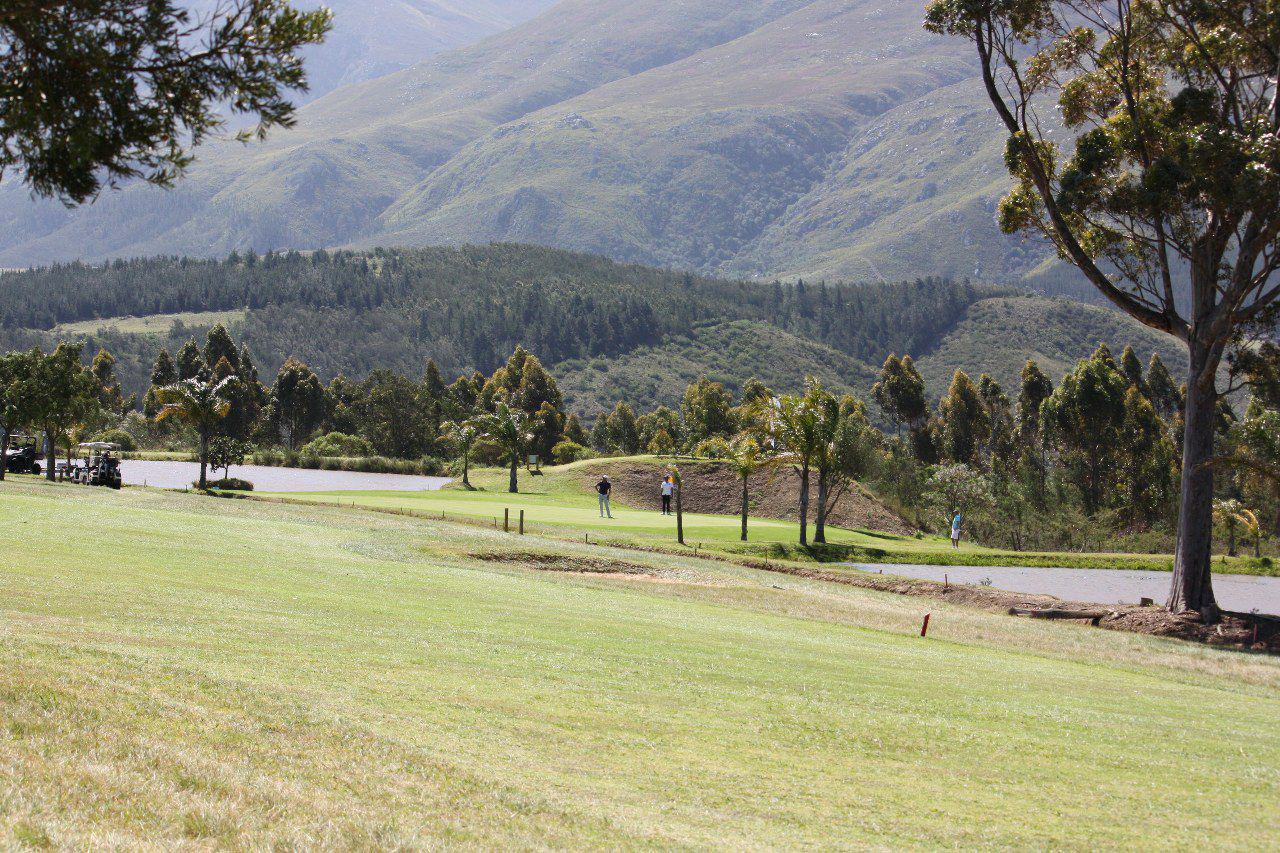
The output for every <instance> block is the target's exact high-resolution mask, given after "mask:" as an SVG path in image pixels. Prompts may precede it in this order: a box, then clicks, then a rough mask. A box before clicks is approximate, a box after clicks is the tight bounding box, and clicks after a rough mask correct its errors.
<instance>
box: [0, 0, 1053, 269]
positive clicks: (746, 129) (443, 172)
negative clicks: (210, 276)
mask: <svg viewBox="0 0 1280 853" xmlns="http://www.w3.org/2000/svg"><path fill="white" fill-rule="evenodd" d="M923 7H924V0H903V2H894V3H883V2H880V0H758V2H753V3H741V2H739V0H700V2H696V3H694V2H670V0H561V2H559V3H557V4H555V5H553V6H551V7H550V8H547V9H545V10H543V11H542V12H541V14H538V15H536V16H535V17H533V18H532V19H530V20H527V21H526V22H524V23H523V24H520V25H519V26H516V27H514V28H513V29H510V30H506V31H504V32H501V33H498V34H496V35H493V36H491V37H489V38H487V39H485V40H483V41H481V42H479V43H477V44H473V45H470V46H468V47H463V48H460V49H458V50H453V51H449V52H446V53H442V54H438V55H436V56H434V57H431V58H429V59H427V60H426V61H424V62H422V63H419V64H418V65H415V66H413V67H411V68H407V69H405V70H403V71H400V72H397V73H393V74H389V75H385V76H381V77H378V78H377V79H373V80H369V81H365V82H361V83H357V84H354V85H349V86H345V87H342V88H340V89H338V90H336V91H334V92H332V93H330V94H328V95H327V96H325V97H323V98H320V99H319V100H318V101H316V102H315V103H312V104H310V105H308V106H307V107H306V108H304V109H303V110H302V111H301V115H300V123H299V126H298V127H297V128H296V129H294V130H292V131H290V132H287V133H278V134H276V135H275V136H274V137H273V138H272V139H271V140H270V141H268V142H267V143H266V144H263V145H255V146H249V147H245V146H240V145H230V144H229V145H218V146H211V147H210V148H208V149H205V150H203V151H202V152H201V160H200V162H199V164H198V166H197V167H196V168H195V169H194V170H193V172H192V174H191V175H190V176H189V178H188V179H187V180H186V181H185V182H184V183H183V184H182V185H181V186H180V187H179V188H178V189H177V190H175V191H173V192H169V193H164V192H161V191H157V190H154V189H152V188H148V187H141V186H137V187H130V188H127V189H126V190H124V191H123V192H120V193H116V194H113V195H109V196H104V197H103V198H101V199H100V200H99V201H98V202H97V203H96V204H94V205H92V206H90V207H88V208H85V209H82V210H77V211H67V210H64V209H62V208H61V207H59V206H57V205H52V204H41V205H32V204H31V203H30V202H28V201H27V200H26V198H25V196H26V194H25V191H24V190H22V188H21V187H18V186H15V185H13V184H12V183H11V182H10V183H8V184H5V185H0V266H23V265H28V264H31V263H33V262H46V261H51V260H68V259H71V258H73V257H83V258H90V259H92V258H104V257H116V256H126V257H127V256H139V255H147V254H157V253H182V254H191V255H200V256H216V255H222V254H225V253H227V252H230V251H232V250H239V251H244V250H246V249H250V248H253V249H257V250H259V251H264V250H269V249H278V248H300V249H308V248H318V247H334V246H351V247H372V246H377V245H395V246H428V245H437V244H461V243H475V242H484V241H486V240H495V241H514V242H525V243H537V244H542V245H547V246H555V247H561V248H568V249H572V250H578V251H588V252H593V253H598V254H603V255H606V256H608V257H611V258H614V259H617V260H622V261H628V262H636V263H644V264H648V265H655V266H670V267H673V268H682V269H692V270H695V271H698V272H700V273H703V274H707V275H718V276H733V277H737V276H748V277H772V276H777V275H784V276H787V277H801V276H803V277H807V278H822V277H825V278H829V279H859V280H862V279H868V278H871V279H875V278H883V279H886V280H895V279H901V278H906V277H914V276H917V275H930V274H938V275H947V276H953V277H962V276H969V277H973V278H976V279H979V280H985V281H1007V280H1012V279H1017V278H1020V277H1021V276H1023V275H1025V274H1027V273H1029V272H1031V271H1033V270H1035V269H1036V268H1037V267H1038V266H1039V265H1040V264H1041V263H1042V261H1043V260H1044V258H1045V257H1046V252H1045V250H1044V249H1043V247H1041V246H1038V245H1035V244H1024V243H1022V242H1020V241H1013V240H1010V239H1008V238H1005V237H1003V236H1001V235H1000V234H999V233H998V231H997V229H996V227H995V225H994V223H993V211H994V204H995V201H996V199H997V198H998V197H999V195H1000V194H1001V192H1002V191H1003V187H1004V186H1005V184H1006V182H1007V178H1006V177H1005V176H1004V173H1003V166H1002V165H1001V161H1000V151H1001V142H1000V134H999V133H998V131H997V129H996V128H995V125H994V123H993V122H992V121H991V119H990V117H989V116H988V112H989V110H988V108H987V107H985V106H984V104H983V102H982V98H981V95H980V89H979V83H978V81H977V80H976V78H975V73H976V69H975V63H974V61H973V59H972V57H971V56H970V52H969V48H968V46H967V45H965V44H964V43H962V42H960V41H957V40H947V39H940V38H937V37H934V36H932V35H929V34H927V33H925V32H924V31H923V29H922V28H921V20H922V17H923ZM524 11H526V12H527V11H530V10H529V9H527V8H526V9H524Z"/></svg>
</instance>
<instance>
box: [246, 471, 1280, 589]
mask: <svg viewBox="0 0 1280 853" xmlns="http://www.w3.org/2000/svg"><path fill="white" fill-rule="evenodd" d="M637 462H640V463H648V464H651V465H653V470H654V474H653V479H654V482H655V483H656V482H657V480H658V477H659V475H660V472H661V471H662V470H663V468H662V466H661V465H660V463H659V461H658V460H656V459H655V458H654V457H624V458H621V459H612V460H610V459H603V460H590V461H587V462H582V463H575V464H572V465H563V466H556V467H552V468H547V469H545V471H546V473H545V474H544V475H543V476H531V475H529V474H528V473H527V472H523V471H522V472H521V476H520V492H519V493H517V494H511V493H509V492H508V491H507V490H506V489H507V472H506V471H504V470H497V469H491V468H486V469H480V470H473V471H472V472H471V481H472V484H473V485H474V487H475V488H474V490H466V489H464V488H462V487H461V486H459V485H458V484H456V483H455V484H454V485H452V486H450V487H448V488H445V489H442V490H439V491H419V492H411V491H345V490H341V491H306V492H276V493H271V492H268V493H263V494H261V495H259V496H260V497H267V498H272V497H275V498H284V499H286V500H290V501H305V502H310V503H328V504H333V505H335V506H337V505H342V506H353V505H354V506H360V507H369V508H374V509H383V510H394V511H397V512H406V513H411V514H417V515H421V516H424V517H429V516H435V517H438V518H443V519H448V518H454V519H468V520H471V521H476V522H480V523H482V524H487V525H488V526H490V527H491V528H500V527H501V526H502V525H503V523H504V519H509V523H510V524H511V526H512V528H513V529H514V528H515V527H516V526H518V523H519V517H520V511H521V510H523V511H524V514H525V525H526V529H527V530H528V531H530V532H544V533H547V534H549V535H553V536H560V537H573V538H582V537H583V536H584V535H589V536H590V537H591V539H592V540H593V541H605V542H613V543H617V544H640V545H647V546H670V545H674V544H675V543H676V519H675V516H674V515H671V516H663V515H662V514H661V513H660V512H659V511H658V509H657V506H656V503H657V501H656V499H655V506H653V507H644V508H641V507H635V506H629V505H627V504H625V503H623V502H621V501H620V500H618V499H615V500H614V501H613V516H614V517H613V518H612V519H606V518H601V517H600V510H599V505H598V502H597V499H596V496H595V493H594V492H593V491H591V489H590V486H589V484H586V483H584V482H583V475H584V473H585V472H588V471H592V470H596V469H599V470H607V469H608V467H609V465H610V463H637ZM813 511H814V510H813V508H812V507H811V508H810V512H811V515H810V527H809V535H810V537H812V536H813V516H812V513H813ZM798 531H799V527H798V524H797V522H796V521H783V520H778V519H773V518H761V517H758V516H757V515H752V516H751V517H750V518H749V522H748V541H749V544H748V545H747V546H745V547H746V548H748V549H749V550H750V551H751V552H754V553H757V554H761V555H764V556H773V557H778V558H796V557H805V556H806V555H805V554H803V553H800V552H797V550H796V549H795V547H794V546H795V544H796V542H797V541H798ZM684 532H685V542H686V544H687V545H689V546H690V547H694V546H705V547H706V548H709V549H712V550H720V551H736V550H740V549H742V548H743V547H744V546H743V545H742V544H741V542H740V539H741V518H740V517H739V516H737V515H710V514H704V513H693V512H686V513H685V514H684ZM827 541H828V543H830V544H832V545H840V546H849V547H851V548H852V549H856V550H854V551H852V552H850V553H849V554H848V559H850V560H851V561H856V562H872V563H907V564H913V563H925V564H934V565H986V566H1068V567H1077V568H1095V569H1121V568H1124V569H1138V570H1149V571H1169V570H1170V569H1171V568H1172V565H1173V558H1172V556H1171V555H1164V554H1113V553H1079V552H1036V551H1008V550H1002V549H998V548H986V547H982V546H980V545H975V544H974V543H973V542H970V541H963V542H961V545H960V547H959V548H958V549H956V548H952V546H951V542H950V540H949V539H947V538H946V537H943V536H933V535H924V534H921V535H919V536H904V535H900V534H894V533H886V532H881V531H876V530H847V529H843V528H840V527H835V526H832V525H828V526H827ZM1214 570H1215V571H1217V572H1221V573H1226V574H1230V573H1241V574H1255V575H1272V576H1275V575H1280V566H1278V565H1276V563H1275V561H1273V560H1263V561H1257V560H1251V559H1248V558H1231V559H1229V560H1228V559H1222V560H1221V561H1216V562H1215V565H1214Z"/></svg>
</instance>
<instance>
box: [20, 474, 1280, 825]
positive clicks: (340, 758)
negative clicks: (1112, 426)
mask: <svg viewBox="0 0 1280 853" xmlns="http://www.w3.org/2000/svg"><path fill="white" fill-rule="evenodd" d="M0 538H2V539H3V541H4V542H5V543H6V547H5V549H4V551H3V554H2V556H0V633H2V636H3V643H4V648H5V651H6V653H5V654H4V655H0V712H2V715H3V720H4V725H3V726H2V727H0V804H2V805H0V845H7V844H13V845H16V844H22V843H28V844H30V843H43V842H44V841H45V840H47V841H48V842H49V843H52V844H55V845H59V846H65V847H86V846H97V847H104V846H105V847H118V846H128V845H136V844H141V843H145V844H149V845H158V846H173V845H176V844H180V843H198V844H213V845H218V846H228V847H270V846H291V847H310V846H317V845H325V846H340V847H353V846H354V847H378V848H382V847H395V846H397V845H409V846H440V845H457V844H470V845H476V846H486V847H499V846H501V847H511V846H559V847H565V846H578V847H580V846H614V847H616V846H624V847H625V846H650V845H658V846H721V847H732V848H742V847H778V846H791V847H797V846H877V847H916V846H923V847H942V846H946V847H971V846H1003V847H1048V846H1054V847H1086V846H1088V847H1099V846H1101V847H1117V846H1143V847H1156V846H1160V847H1163V846H1192V845H1200V844H1203V843H1204V842H1205V841H1206V840H1210V841H1211V843H1213V844H1214V846H1216V847H1224V848H1232V847H1239V848H1246V847H1247V848H1250V849H1262V848H1265V847H1268V846H1272V845H1274V844H1276V843H1278V842H1280V813H1278V812H1277V811H1276V809H1275V808H1274V805H1275V803H1276V802H1277V800H1278V799H1280V770H1278V769H1277V768H1280V728H1278V727H1277V726H1276V725H1275V720H1276V719H1277V716H1278V715H1280V687H1278V685H1280V666H1277V664H1276V663H1275V662H1274V661H1273V660H1272V659H1269V658H1264V657H1259V656H1247V655H1239V654H1233V653H1229V652H1223V651H1218V650H1213V649H1208V648H1204V647H1192V646H1186V645H1182V644H1179V643H1176V642H1174V641H1167V640H1159V639H1154V638H1149V637H1139V636H1134V635H1122V634H1116V633H1111V632H1102V631H1096V630H1093V629H1088V628H1081V627H1075V626H1062V625H1052V624H1039V623H1031V622H1027V621H1024V620H1013V619H1008V618H1005V617H1000V616H994V615H991V614H986V613H980V612H974V611H965V610H960V609H956V608H951V607H948V606H946V605H941V604H938V605H936V606H934V607H932V609H933V611H934V626H935V628H934V631H933V635H932V636H931V638H930V639H928V640H921V639H920V638H919V637H918V636H917V635H916V634H917V632H918V626H919V620H920V617H921V615H922V610H923V605H922V603H921V602H919V601H912V600H910V599H904V598H900V597H895V596H889V595H883V594H878V593H871V592H866V591H863V590H858V589H853V588H845V587H832V586H829V585H824V584H821V583H818V582H814V581H808V580H804V579H800V578H791V577H785V576H781V575H775V574H771V573H762V572H757V571H753V570H750V569H745V568H741V567H737V566H732V565H726V564H722V563H708V562H706V561H700V560H693V559H690V558H687V557H672V556H666V555H644V554H637V553H635V552H625V551H622V552H615V551H611V550H610V549H602V548H596V547H588V546H585V545H581V544H578V545H573V544H569V543H559V542H555V541H550V540H546V539H541V538H538V537H525V538H519V537H516V536H511V535H504V534H501V533H497V532H493V531H491V530H488V531H487V530H484V529H483V528H479V527H475V526H471V525H463V526H459V525H453V524H445V523H440V522H438V521H429V520H423V519H414V518H408V517H397V516H389V515H379V514H375V513H365V512H360V511H358V510H357V511H352V510H350V509H344V510H338V509H335V508H332V507H321V506H316V507H300V506H279V505H270V504H262V503H253V502H248V501H231V500H216V499H210V498H201V497H198V496H195V495H184V494H169V493H160V492H155V491H148V490H140V489H128V490H125V491H124V492H122V493H116V492H110V491H107V490H89V489H73V488H68V487H58V486H49V485H43V484H38V483H27V482H24V483H21V484H9V485H6V486H3V487H0ZM521 550H537V551H544V552H552V553H564V554H571V555H576V556H590V557H593V558H595V559H609V558H617V559H625V560H628V561H632V562H634V563H637V564H639V565H644V566H648V567H650V568H651V570H652V571H654V572H656V573H658V574H659V575H660V577H658V578H654V579H645V578H616V579H615V578H607V577H605V578H596V577H580V576H567V575H560V574H554V573H547V572H538V571H533V570H531V569H529V568H527V567H523V566H521V565H519V563H518V557H517V558H515V559H517V562H516V563H514V564H511V565H505V564H502V563H493V562H481V561H477V560H475V559H473V558H471V557H470V556H469V555H470V554H472V553H478V552H484V553H488V554H501V553H507V552H510V553H513V554H518V552H520V551H521ZM657 581H661V582H657Z"/></svg>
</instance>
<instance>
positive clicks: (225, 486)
mask: <svg viewBox="0 0 1280 853" xmlns="http://www.w3.org/2000/svg"><path fill="white" fill-rule="evenodd" d="M209 488H210V489H217V490H219V491H222V492H252V491H253V483H250V482H249V481H248V480H241V479H240V478H239V477H223V478H222V479H221V480H213V481H211V482H210V483H209Z"/></svg>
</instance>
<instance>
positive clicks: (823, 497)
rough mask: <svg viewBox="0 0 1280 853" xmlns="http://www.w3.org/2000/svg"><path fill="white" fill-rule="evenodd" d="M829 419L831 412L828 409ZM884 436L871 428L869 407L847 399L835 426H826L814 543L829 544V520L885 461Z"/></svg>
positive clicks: (820, 455) (837, 411)
mask: <svg viewBox="0 0 1280 853" xmlns="http://www.w3.org/2000/svg"><path fill="white" fill-rule="evenodd" d="M825 411H826V412H827V413H828V416H829V414H830V412H831V410H830V409H825ZM883 447H884V436H883V435H882V434H881V433H880V431H879V430H877V429H876V428H875V427H873V426H872V425H871V421H870V420H869V419H868V418H867V412H866V407H865V406H863V404H862V403H861V402H859V401H858V400H855V399H854V398H853V397H850V396H847V395H846V396H845V397H844V398H843V399H841V400H840V401H839V403H838V405H837V406H836V408H835V420H834V423H830V424H829V426H828V425H827V424H824V429H823V444H822V446H821V447H820V448H819V451H818V457H817V458H818V517H817V521H816V523H815V525H814V534H813V541H815V542H826V541H827V535H826V525H827V517H828V516H829V515H830V513H831V510H833V509H834V508H835V506H836V504H837V503H839V502H840V499H841V498H842V497H844V495H845V494H846V493H847V492H848V491H849V489H850V488H852V487H853V486H854V484H855V483H856V482H857V481H858V480H862V479H864V478H866V477H867V476H868V475H869V474H871V473H872V472H873V471H875V470H876V468H877V467H878V466H879V465H880V464H881V462H882V460H883V455H882V453H881V450H882V448H883Z"/></svg>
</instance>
